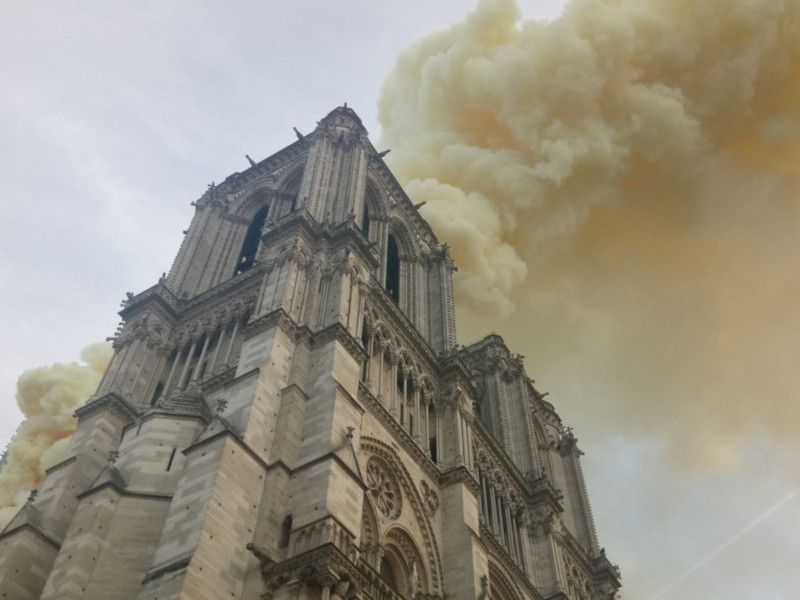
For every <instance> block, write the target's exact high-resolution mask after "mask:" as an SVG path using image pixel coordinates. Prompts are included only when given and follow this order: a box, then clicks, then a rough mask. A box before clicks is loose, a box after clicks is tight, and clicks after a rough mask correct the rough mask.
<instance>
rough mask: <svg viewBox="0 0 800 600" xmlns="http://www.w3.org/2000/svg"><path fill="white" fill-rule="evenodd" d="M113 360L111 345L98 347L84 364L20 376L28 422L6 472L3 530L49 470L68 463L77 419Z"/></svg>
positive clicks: (1, 479)
mask: <svg viewBox="0 0 800 600" xmlns="http://www.w3.org/2000/svg"><path fill="white" fill-rule="evenodd" d="M110 358H111V346H110V345H109V344H93V345H91V346H88V347H87V348H85V349H84V350H83V352H81V363H77V362H71V363H66V364H61V363H56V364H54V365H51V366H49V367H38V368H36V369H31V370H29V371H26V372H25V373H23V374H22V375H21V376H20V378H19V380H18V381H17V404H18V405H19V408H20V410H21V411H22V414H23V415H24V416H25V420H24V421H23V423H22V425H20V427H19V430H18V431H17V434H16V436H15V437H14V439H13V441H12V442H11V444H10V446H9V448H8V455H7V457H6V461H7V462H6V464H5V465H4V466H3V469H2V471H0V527H3V526H5V524H6V523H7V522H8V521H9V520H10V519H11V518H12V517H13V516H14V514H15V513H16V512H17V510H18V509H19V507H20V506H22V504H24V503H25V500H26V499H27V497H28V493H29V492H30V490H31V489H34V488H38V487H39V485H40V484H41V482H42V480H43V479H44V471H45V469H47V468H48V467H50V466H52V465H54V464H56V463H58V462H59V461H61V460H62V459H64V458H65V457H64V453H65V451H66V449H67V445H68V444H69V437H70V435H72V432H73V431H75V425H76V422H75V418H74V417H73V413H74V412H75V409H76V408H78V407H79V406H80V405H81V404H83V403H84V402H86V400H87V399H88V398H89V396H90V395H91V394H92V393H93V392H94V391H95V389H96V388H97V385H98V383H99V382H100V378H101V377H102V375H103V372H104V371H105V368H106V365H107V364H108V361H109V360H110Z"/></svg>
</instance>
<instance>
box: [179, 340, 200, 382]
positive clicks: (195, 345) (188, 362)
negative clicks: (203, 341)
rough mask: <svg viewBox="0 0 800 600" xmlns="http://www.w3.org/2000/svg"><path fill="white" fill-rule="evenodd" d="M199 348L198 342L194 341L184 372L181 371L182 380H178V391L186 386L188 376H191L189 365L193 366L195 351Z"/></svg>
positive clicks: (184, 364)
mask: <svg viewBox="0 0 800 600" xmlns="http://www.w3.org/2000/svg"><path fill="white" fill-rule="evenodd" d="M196 348H197V341H196V340H193V341H192V343H191V345H190V346H189V351H188V352H187V353H186V360H185V362H184V363H183V370H182V371H181V376H180V379H178V389H179V390H180V389H183V386H184V385H186V376H187V375H188V374H189V365H190V364H192V356H194V351H195V349H196Z"/></svg>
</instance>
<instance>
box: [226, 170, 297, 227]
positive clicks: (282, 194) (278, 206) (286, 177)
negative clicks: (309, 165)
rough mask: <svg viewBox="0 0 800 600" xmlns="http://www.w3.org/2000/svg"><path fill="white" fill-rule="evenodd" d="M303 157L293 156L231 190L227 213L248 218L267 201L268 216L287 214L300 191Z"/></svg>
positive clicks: (236, 217)
mask: <svg viewBox="0 0 800 600" xmlns="http://www.w3.org/2000/svg"><path fill="white" fill-rule="evenodd" d="M305 162H306V157H305V155H301V156H298V157H295V158H293V159H291V160H289V161H287V162H286V163H285V164H283V165H281V167H280V168H279V169H277V170H275V171H272V172H269V173H263V174H259V175H256V176H255V177H253V178H252V179H250V180H248V181H247V182H246V183H245V184H244V185H243V186H242V188H241V189H239V190H237V192H236V193H235V194H234V196H233V199H232V202H231V203H230V204H229V205H228V213H229V214H230V215H231V216H233V217H234V218H235V219H237V220H240V219H249V218H251V217H252V215H253V214H255V212H256V211H257V210H258V209H259V208H261V207H262V206H264V205H265V204H269V205H270V211H269V212H270V215H269V216H270V219H272V220H275V219H277V218H278V217H281V216H284V215H285V214H288V213H289V212H290V209H291V205H292V204H293V203H294V201H295V200H296V199H297V197H298V195H299V193H300V184H301V183H302V178H303V169H304V167H305Z"/></svg>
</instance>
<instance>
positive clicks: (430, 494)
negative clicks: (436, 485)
mask: <svg viewBox="0 0 800 600" xmlns="http://www.w3.org/2000/svg"><path fill="white" fill-rule="evenodd" d="M422 499H423V500H425V509H426V510H427V511H428V514H429V515H430V516H433V515H435V514H436V511H437V510H439V496H437V495H436V492H435V491H434V490H433V488H432V487H431V486H429V485H428V482H427V481H425V480H423V481H422Z"/></svg>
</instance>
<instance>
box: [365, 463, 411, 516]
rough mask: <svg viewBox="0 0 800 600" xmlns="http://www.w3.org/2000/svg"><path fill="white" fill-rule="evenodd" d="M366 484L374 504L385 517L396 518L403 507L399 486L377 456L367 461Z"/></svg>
mask: <svg viewBox="0 0 800 600" xmlns="http://www.w3.org/2000/svg"><path fill="white" fill-rule="evenodd" d="M367 485H368V486H369V491H370V493H371V494H372V497H373V499H374V500H375V506H377V507H378V510H379V511H381V513H383V515H384V516H385V517H387V518H389V519H396V518H397V517H399V516H400V511H401V510H402V507H403V506H402V497H401V494H400V486H399V485H397V481H396V480H395V478H394V477H392V474H391V472H390V471H389V468H388V467H387V466H386V465H385V464H384V463H383V461H381V460H380V459H379V458H376V457H373V458H371V459H370V460H369V462H368V463H367Z"/></svg>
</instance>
